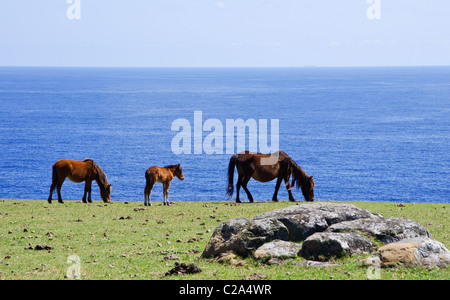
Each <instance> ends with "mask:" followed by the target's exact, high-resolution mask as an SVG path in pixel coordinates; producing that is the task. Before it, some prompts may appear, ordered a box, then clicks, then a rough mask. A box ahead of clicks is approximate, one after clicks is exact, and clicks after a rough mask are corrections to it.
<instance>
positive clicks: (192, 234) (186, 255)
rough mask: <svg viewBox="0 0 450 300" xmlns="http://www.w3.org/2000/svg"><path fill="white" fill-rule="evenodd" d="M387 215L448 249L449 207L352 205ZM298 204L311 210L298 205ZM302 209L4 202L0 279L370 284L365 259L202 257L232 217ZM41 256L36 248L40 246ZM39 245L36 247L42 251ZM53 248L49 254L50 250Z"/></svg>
mask: <svg viewBox="0 0 450 300" xmlns="http://www.w3.org/2000/svg"><path fill="white" fill-rule="evenodd" d="M351 203H352V204H354V205H355V206H357V207H360V208H364V209H368V210H370V211H371V212H374V213H380V214H382V215H383V216H385V217H405V218H408V219H412V220H414V221H416V222H418V223H420V224H422V225H424V226H425V227H426V228H427V229H428V230H429V231H430V233H431V235H432V238H434V239H436V240H438V241H440V242H442V243H443V244H444V245H445V246H446V247H447V248H450V237H449V229H448V221H449V209H450V206H449V205H448V204H442V203H441V204H417V203H415V204H405V205H404V206H402V205H398V204H397V203H388V202H351ZM297 204H298V205H308V204H306V203H305V202H298V203H297ZM290 205H296V204H294V203H291V202H288V201H282V202H278V203H274V202H256V203H253V204H250V203H243V204H240V205H235V204H234V203H233V202H177V203H176V204H175V205H173V206H170V207H165V206H163V205H162V202H155V203H154V204H153V206H152V207H145V206H143V203H142V202H113V203H111V204H104V203H103V202H101V201H94V203H92V204H83V203H81V201H65V203H64V204H58V203H57V202H56V201H54V203H53V204H48V203H47V201H37V200H9V199H8V200H5V199H1V200H0V279H38V280H39V279H65V278H66V273H67V270H68V268H70V267H72V266H73V265H74V262H75V261H73V260H70V259H69V257H70V256H72V255H76V256H78V257H79V259H80V261H79V264H77V266H79V267H80V269H79V270H80V273H81V279H83V280H89V279H156V280H167V279H191V280H200V279H217V280H222V279H232V280H242V279H254V278H263V279H269V280H270V279H275V280H288V279H290V280H297V279H367V267H362V264H361V261H362V260H363V259H364V258H366V257H367V255H365V256H357V257H355V256H353V257H347V258H343V259H339V260H336V261H334V262H335V263H337V264H339V265H338V266H332V267H310V266H300V263H301V262H302V261H304V259H303V258H300V257H299V258H296V259H291V260H287V261H285V262H284V263H283V264H281V265H268V264H266V263H263V262H260V261H254V260H253V259H251V258H246V259H244V260H243V261H244V263H241V265H239V266H235V265H233V264H231V263H229V262H225V263H219V262H216V261H212V260H210V259H202V258H200V255H201V254H202V252H203V250H204V248H205V246H206V244H207V243H208V241H209V238H210V237H211V234H212V232H213V231H214V229H215V228H216V226H218V225H219V224H220V223H221V222H224V221H226V220H228V219H230V218H235V217H244V218H249V219H251V218H253V217H254V216H255V215H257V214H260V213H263V212H267V211H271V210H274V209H277V208H282V207H286V206H290ZM38 245H39V246H41V247H43V248H44V249H43V250H35V249H36V246H38ZM39 246H38V249H39ZM45 246H49V247H50V248H48V249H50V250H46V247H45ZM176 261H180V262H184V263H194V264H195V265H197V266H198V267H200V268H201V269H202V272H200V273H196V274H189V275H184V276H181V275H178V276H164V273H165V272H166V271H168V270H169V269H172V268H173V267H174V263H175V262H176ZM449 275H450V272H449V269H448V268H444V269H425V268H389V269H382V270H381V279H449V278H450V276H449Z"/></svg>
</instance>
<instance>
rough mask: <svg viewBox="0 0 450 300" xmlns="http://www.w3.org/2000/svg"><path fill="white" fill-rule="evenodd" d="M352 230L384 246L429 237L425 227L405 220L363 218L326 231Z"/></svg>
mask: <svg viewBox="0 0 450 300" xmlns="http://www.w3.org/2000/svg"><path fill="white" fill-rule="evenodd" d="M353 230H358V231H363V232H367V233H369V234H370V235H372V236H373V237H375V238H376V239H378V240H379V241H381V242H382V243H384V244H389V243H393V242H397V241H400V240H403V239H408V238H415V237H430V233H429V232H428V230H427V229H426V228H425V227H423V226H422V225H420V224H418V223H416V222H414V221H412V220H408V219H405V218H383V217H376V218H365V219H358V220H353V221H346V222H341V223H338V224H334V225H331V226H330V227H328V229H327V231H331V232H346V231H353Z"/></svg>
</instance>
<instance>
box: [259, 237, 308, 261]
mask: <svg viewBox="0 0 450 300" xmlns="http://www.w3.org/2000/svg"><path fill="white" fill-rule="evenodd" d="M301 248H302V245H300V244H297V243H293V242H286V241H282V240H275V241H272V242H269V243H265V244H264V245H262V246H261V247H259V248H258V249H256V251H255V253H253V257H255V258H256V259H259V258H264V257H268V256H270V257H296V256H297V255H298V252H299V251H300V249H301Z"/></svg>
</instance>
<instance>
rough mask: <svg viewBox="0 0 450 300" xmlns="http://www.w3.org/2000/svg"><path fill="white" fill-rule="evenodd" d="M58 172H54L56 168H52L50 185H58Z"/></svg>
mask: <svg viewBox="0 0 450 300" xmlns="http://www.w3.org/2000/svg"><path fill="white" fill-rule="evenodd" d="M58 184H59V182H58V172H57V171H56V166H55V165H53V166H52V185H58Z"/></svg>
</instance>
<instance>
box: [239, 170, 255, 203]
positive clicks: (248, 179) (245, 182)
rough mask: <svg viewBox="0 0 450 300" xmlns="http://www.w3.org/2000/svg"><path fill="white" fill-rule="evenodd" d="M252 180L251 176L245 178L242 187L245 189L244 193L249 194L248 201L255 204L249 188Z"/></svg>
mask: <svg viewBox="0 0 450 300" xmlns="http://www.w3.org/2000/svg"><path fill="white" fill-rule="evenodd" d="M250 178H251V177H250V176H248V177H245V178H244V180H243V181H242V187H243V188H244V191H245V192H246V193H247V197H248V200H249V201H250V202H253V196H252V194H250V191H249V190H248V188H247V183H248V182H249V181H250Z"/></svg>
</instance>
